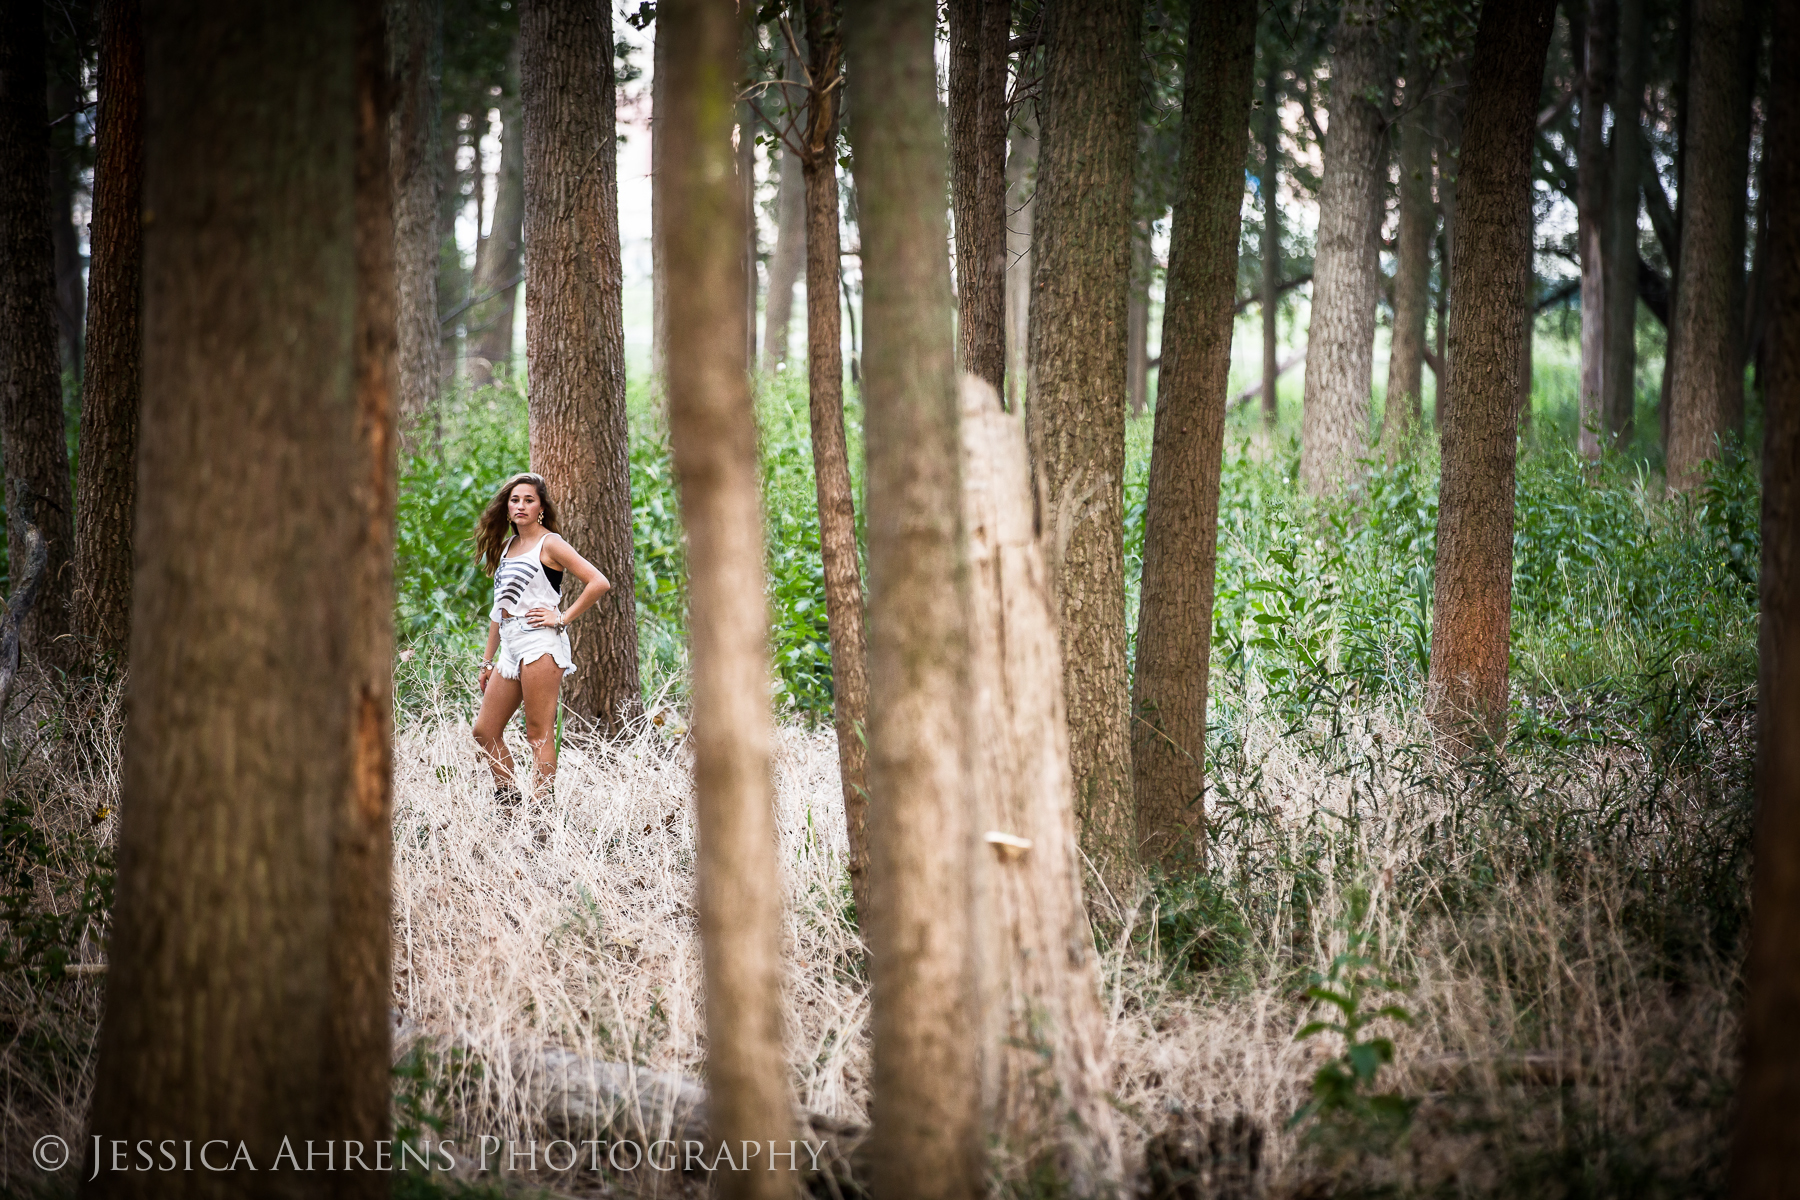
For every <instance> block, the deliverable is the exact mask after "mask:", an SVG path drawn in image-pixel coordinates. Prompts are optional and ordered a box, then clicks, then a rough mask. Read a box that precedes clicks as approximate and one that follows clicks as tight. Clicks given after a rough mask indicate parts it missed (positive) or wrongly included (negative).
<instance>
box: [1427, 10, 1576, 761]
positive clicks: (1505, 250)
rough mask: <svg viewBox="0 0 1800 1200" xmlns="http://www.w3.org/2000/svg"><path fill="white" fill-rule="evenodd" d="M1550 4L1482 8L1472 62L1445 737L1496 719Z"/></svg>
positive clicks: (1448, 481) (1443, 523)
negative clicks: (1523, 264) (1523, 262)
mask: <svg viewBox="0 0 1800 1200" xmlns="http://www.w3.org/2000/svg"><path fill="white" fill-rule="evenodd" d="M1554 15H1555V3H1554V0H1519V2H1518V3H1516V4H1492V5H1488V6H1486V7H1484V8H1483V9H1482V12H1481V21H1480V24H1479V26H1478V27H1477V29H1476V33H1475V50H1474V56H1473V61H1472V62H1471V63H1470V66H1469V96H1468V108H1467V118H1466V124H1465V126H1464V134H1463V142H1462V156H1461V163H1462V187H1461V195H1460V196H1459V204H1458V208H1457V214H1456V258H1455V265H1454V266H1453V268H1452V270H1453V271H1454V281H1453V283H1452V285H1451V286H1452V288H1453V289H1454V292H1455V302H1454V303H1453V304H1452V305H1451V308H1450V362H1449V372H1448V374H1449V378H1448V379H1447V380H1446V381H1445V386H1444V388H1443V390H1442V392H1441V393H1440V397H1441V398H1440V402H1439V406H1438V422H1439V426H1440V429H1441V432H1442V445H1443V475H1442V479H1441V483H1440V485H1439V493H1438V495H1439V499H1438V524H1437V546H1438V550H1437V580H1436V588H1435V592H1434V601H1433V603H1434V616H1433V619H1432V629H1431V666H1430V678H1429V681H1428V687H1427V698H1426V711H1427V713H1428V715H1429V716H1430V717H1431V719H1432V722H1433V724H1434V725H1435V726H1436V727H1437V728H1438V729H1439V731H1440V732H1442V733H1443V734H1444V735H1445V736H1446V738H1447V739H1448V740H1449V742H1450V743H1451V744H1452V745H1453V746H1459V747H1467V746H1473V745H1475V744H1478V743H1479V742H1480V741H1481V740H1483V739H1484V738H1495V739H1498V738H1499V737H1501V736H1502V735H1503V734H1504V732H1505V726H1506V687H1507V680H1506V665H1507V663H1506V658H1507V647H1508V642H1509V638H1510V632H1511V620H1512V560H1513V479H1514V474H1515V471H1516V469H1517V454H1518V445H1517V430H1518V426H1517V418H1516V416H1515V405H1514V400H1515V397H1516V395H1517V391H1518V370H1519V341H1520V339H1521V338H1523V337H1524V336H1525V327H1526V319H1527V315H1528V314H1527V313H1526V312H1525V304H1524V296H1523V295H1522V294H1521V289H1520V287H1519V279H1520V268H1519V262H1520V259H1522V258H1523V257H1525V256H1526V255H1527V254H1529V253H1530V250H1531V223H1530V219H1529V216H1528V213H1527V209H1526V203H1525V201H1526V196H1527V194H1528V193H1529V191H1530V188H1531V139H1532V134H1533V132H1534V130H1535V128H1536V122H1537V102H1538V95H1539V91H1540V89H1541V87H1542V84H1543V78H1544V54H1545V51H1546V50H1547V49H1548V48H1549V44H1550V27H1551V25H1552V23H1553V18H1554Z"/></svg>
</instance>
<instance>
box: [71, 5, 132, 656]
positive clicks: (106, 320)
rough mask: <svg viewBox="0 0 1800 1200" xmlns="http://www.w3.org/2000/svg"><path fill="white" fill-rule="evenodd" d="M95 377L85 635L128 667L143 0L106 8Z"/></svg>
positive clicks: (98, 144)
mask: <svg viewBox="0 0 1800 1200" xmlns="http://www.w3.org/2000/svg"><path fill="white" fill-rule="evenodd" d="M99 90H100V95H99V111H98V112H97V113H96V114H95V151H94V152H95V163H94V215H93V222H92V225H91V227H90V234H89V244H90V247H91V251H92V253H91V256H90V260H89V261H90V265H89V270H88V276H89V283H90V285H91V288H90V290H91V292H92V295H91V297H90V301H91V302H90V304H89V306H88V334H87V370H86V372H85V374H84V375H83V377H82V381H81V454H80V458H79V463H78V467H79V471H80V479H79V481H78V490H79V492H80V495H81V507H80V509H79V510H77V512H76V518H77V524H76V528H75V578H76V580H77V586H76V588H75V630H76V632H77V633H78V634H79V635H80V637H81V643H82V650H83V652H84V653H86V654H87V655H89V656H92V657H98V656H100V655H103V654H104V655H111V656H114V657H116V658H118V659H120V660H121V661H123V657H124V654H125V651H126V647H127V646H128V645H129V644H130V640H131V541H132V537H131V531H132V522H133V519H134V513H135V510H136V497H137V442H138V405H139V403H140V398H141V392H140V387H139V374H138V354H139V345H140V341H139V335H140V329H139V308H140V292H141V288H142V280H143V254H144V223H143V217H142V213H143V211H144V204H143V187H144V156H143V140H144V125H143V115H144V30H143V15H142V12H141V9H140V5H139V0H106V2H105V3H104V4H102V5H101V9H100V89H99Z"/></svg>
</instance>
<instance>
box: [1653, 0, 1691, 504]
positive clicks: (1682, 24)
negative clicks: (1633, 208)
mask: <svg viewBox="0 0 1800 1200" xmlns="http://www.w3.org/2000/svg"><path fill="white" fill-rule="evenodd" d="M1694 7H1695V0H1677V3H1676V6H1675V11H1676V18H1675V80H1674V83H1673V84H1672V85H1671V86H1670V88H1669V105H1670V107H1671V108H1673V109H1674V110H1675V112H1674V121H1673V122H1672V123H1673V124H1674V126H1675V152H1674V154H1673V155H1672V158H1673V160H1674V161H1673V166H1674V176H1675V211H1674V212H1673V214H1671V215H1672V218H1673V219H1672V220H1671V222H1670V224H1671V226H1672V227H1673V238H1674V246H1673V250H1672V252H1669V251H1670V249H1671V248H1670V247H1669V246H1668V245H1666V244H1665V246H1664V247H1663V248H1664V251H1665V252H1667V257H1668V260H1669V299H1668V313H1669V320H1668V321H1667V322H1665V328H1666V330H1667V334H1668V336H1667V338H1666V339H1665V341H1664V346H1663V372H1662V389H1661V392H1660V394H1659V395H1658V397H1657V402H1656V421H1657V426H1658V436H1659V437H1660V439H1661V444H1662V448H1663V451H1664V474H1665V476H1666V475H1667V457H1668V450H1669V448H1670V431H1671V422H1672V411H1673V410H1672V405H1671V402H1670V401H1671V397H1672V395H1673V394H1674V387H1675V375H1676V369H1675V364H1676V363H1677V362H1678V361H1679V360H1680V358H1681V356H1682V355H1683V354H1684V353H1686V350H1687V343H1686V341H1685V340H1684V339H1683V337H1682V329H1681V326H1680V325H1679V324H1678V323H1677V322H1676V321H1675V319H1674V318H1675V313H1676V308H1677V303H1678V301H1679V300H1680V298H1681V231H1682V229H1683V227H1684V226H1685V225H1686V222H1687V208H1688V188H1687V181H1688V173H1687V164H1688V152H1689V150H1690V149H1691V146H1690V145H1689V143H1688V129H1689V116H1690V114H1691V113H1692V110H1693V105H1692V103H1691V97H1690V95H1689V89H1688V83H1689V80H1690V78H1691V76H1692V72H1693V58H1694V55H1693V49H1694V45H1693V42H1694V39H1693V32H1694Z"/></svg>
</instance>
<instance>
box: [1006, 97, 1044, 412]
mask: <svg viewBox="0 0 1800 1200" xmlns="http://www.w3.org/2000/svg"><path fill="white" fill-rule="evenodd" d="M1023 108H1024V111H1023V112H1022V113H1021V114H1020V115H1019V118H1018V120H1016V121H1014V122H1013V124H1012V127H1011V128H1010V129H1009V130H1008V131H1007V152H1006V214H1007V216H1006V391H1005V396H1006V404H1007V407H1008V408H1015V407H1017V405H1018V404H1019V402H1020V401H1021V400H1023V399H1024V397H1025V362H1026V355H1027V353H1028V351H1029V348H1030V344H1031V218H1032V213H1033V211H1034V210H1035V208H1036V204H1035V202H1034V200H1033V196H1034V195H1035V193H1036V190H1037V159H1038V138H1037V117H1036V115H1035V114H1034V113H1033V112H1032V111H1031V106H1030V105H1029V104H1027V105H1024V106H1023Z"/></svg>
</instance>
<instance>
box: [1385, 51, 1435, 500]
mask: <svg viewBox="0 0 1800 1200" xmlns="http://www.w3.org/2000/svg"><path fill="white" fill-rule="evenodd" d="M1423 60H1424V53H1423V48H1422V47H1421V46H1420V44H1419V40H1418V39H1417V38H1416V37H1415V38H1414V39H1413V40H1412V41H1411V42H1410V44H1409V45H1408V47H1407V56H1406V94H1405V96H1404V101H1405V105H1406V111H1405V112H1404V113H1403V114H1402V116H1401V118H1400V120H1399V121H1398V122H1396V124H1395V127H1394V135H1395V139H1396V140H1397V141H1398V142H1399V159H1400V189H1399V190H1400V225H1399V229H1398V231H1397V233H1396V242H1397V243H1398V244H1397V245H1396V247H1395V255H1394V340H1393V346H1392V349H1391V350H1390V351H1389V353H1388V377H1387V402H1386V405H1385V407H1384V409H1383V411H1382V417H1381V446H1382V450H1383V452H1384V455H1385V457H1386V459H1387V461H1388V463H1389V465H1392V464H1394V463H1396V462H1398V461H1400V456H1401V454H1402V453H1403V452H1404V450H1405V449H1406V443H1407V440H1408V438H1409V437H1410V436H1411V435H1412V434H1413V433H1416V432H1417V430H1418V428H1419V425H1420V423H1421V422H1422V421H1423V420H1424V418H1425V406H1424V401H1423V400H1422V398H1421V395H1422V392H1423V391H1424V383H1425V317H1426V314H1427V313H1428V312H1429V310H1430V308H1431V243H1432V242H1433V241H1434V240H1435V239H1434V236H1433V235H1434V234H1436V233H1437V213H1436V212H1435V211H1434V209H1433V206H1432V203H1431V140H1432V128H1431V104H1430V101H1429V100H1428V99H1427V97H1428V96H1429V94H1430V88H1431V85H1432V83H1434V82H1435V77H1436V73H1435V72H1432V71H1428V70H1427V68H1426V65H1425V62H1424V61H1423Z"/></svg>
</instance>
